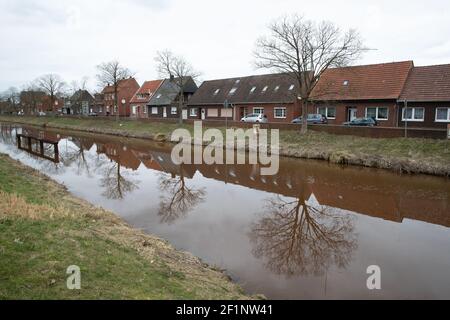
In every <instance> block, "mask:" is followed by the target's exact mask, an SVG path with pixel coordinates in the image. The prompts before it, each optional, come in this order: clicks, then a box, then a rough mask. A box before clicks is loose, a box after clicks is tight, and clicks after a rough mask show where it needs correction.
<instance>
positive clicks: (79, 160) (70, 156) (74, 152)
mask: <svg viewBox="0 0 450 320" xmlns="http://www.w3.org/2000/svg"><path fill="white" fill-rule="evenodd" d="M79 145H80V146H77V145H75V146H67V147H66V148H64V151H63V152H60V159H61V162H62V163H63V164H64V165H65V166H66V167H68V166H70V165H72V164H73V163H75V165H76V174H77V175H81V174H83V172H86V174H87V175H88V177H91V176H92V175H91V170H90V166H89V162H88V159H87V156H88V154H87V152H86V149H85V148H84V147H83V144H82V141H81V140H80V141H79Z"/></svg>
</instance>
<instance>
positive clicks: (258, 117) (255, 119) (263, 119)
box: [241, 113, 269, 123]
mask: <svg viewBox="0 0 450 320" xmlns="http://www.w3.org/2000/svg"><path fill="white" fill-rule="evenodd" d="M241 121H242V122H248V123H267V122H269V120H268V119H267V116H266V115H264V114H258V113H252V114H248V115H246V116H245V117H243V118H242V119H241Z"/></svg>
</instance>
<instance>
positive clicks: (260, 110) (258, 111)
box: [253, 108, 264, 114]
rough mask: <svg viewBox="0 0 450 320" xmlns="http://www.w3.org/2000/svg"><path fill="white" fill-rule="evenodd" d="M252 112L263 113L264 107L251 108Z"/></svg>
mask: <svg viewBox="0 0 450 320" xmlns="http://www.w3.org/2000/svg"><path fill="white" fill-rule="evenodd" d="M253 113H255V114H264V108H253Z"/></svg>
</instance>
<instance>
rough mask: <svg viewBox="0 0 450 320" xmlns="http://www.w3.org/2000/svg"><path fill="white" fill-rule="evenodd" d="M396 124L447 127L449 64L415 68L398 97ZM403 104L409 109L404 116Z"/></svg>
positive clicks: (449, 119) (449, 111)
mask: <svg viewBox="0 0 450 320" xmlns="http://www.w3.org/2000/svg"><path fill="white" fill-rule="evenodd" d="M398 103H399V106H400V107H401V108H402V112H401V116H400V117H399V121H398V125H399V126H400V127H403V126H405V120H406V119H407V120H408V126H409V127H426V128H443V129H444V128H447V125H448V124H450V64H447V65H437V66H426V67H415V68H413V69H412V71H411V73H410V75H409V77H408V80H407V81H406V84H405V87H404V89H403V92H402V94H401V96H400V98H399V101H398ZM405 105H406V106H407V107H408V111H407V113H406V110H405V109H406V108H405Z"/></svg>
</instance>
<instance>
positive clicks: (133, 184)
mask: <svg viewBox="0 0 450 320" xmlns="http://www.w3.org/2000/svg"><path fill="white" fill-rule="evenodd" d="M100 184H101V186H102V187H103V188H105V191H104V192H103V196H105V197H107V198H108V199H114V200H118V199H123V198H124V197H125V195H126V194H127V193H130V192H133V191H134V190H136V189H137V188H138V181H133V180H132V179H131V178H130V177H129V176H128V173H127V172H122V170H121V165H120V163H117V162H112V165H109V166H106V168H104V170H103V177H102V178H101V180H100Z"/></svg>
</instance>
